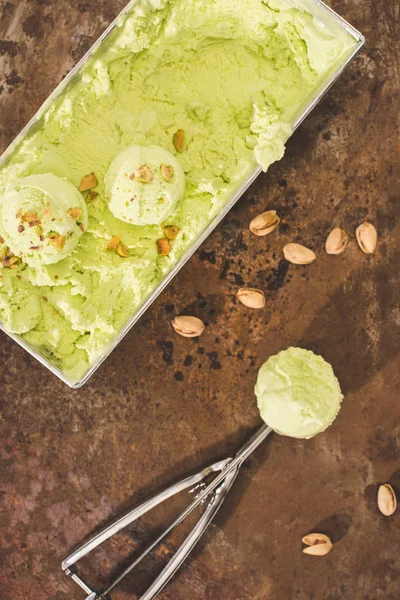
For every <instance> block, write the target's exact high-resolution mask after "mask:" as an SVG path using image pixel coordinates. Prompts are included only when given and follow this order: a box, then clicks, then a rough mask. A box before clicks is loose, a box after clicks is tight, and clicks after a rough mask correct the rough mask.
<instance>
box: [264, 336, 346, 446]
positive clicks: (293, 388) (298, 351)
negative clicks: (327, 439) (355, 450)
mask: <svg viewBox="0 0 400 600" xmlns="http://www.w3.org/2000/svg"><path fill="white" fill-rule="evenodd" d="M255 393H256V396H257V402H258V408H259V409H260V414H261V417H262V419H263V420H264V421H265V422H266V423H267V425H269V426H270V427H272V429H274V431H276V432H277V433H280V434H281V435H287V436H289V437H295V438H311V437H314V436H315V435H317V434H318V433H321V432H322V431H324V430H325V429H327V427H329V426H330V425H331V424H332V423H333V421H334V419H335V418H336V416H337V414H338V412H339V409H340V404H341V402H342V399H343V395H342V393H341V391H340V385H339V382H338V380H337V378H336V377H335V374H334V372H333V369H332V367H331V365H330V364H329V363H327V362H326V361H325V360H324V359H323V358H322V356H317V355H316V354H314V353H313V352H311V351H310V350H304V349H303V348H289V349H288V350H284V351H282V352H279V354H277V355H276V356H271V358H269V359H268V360H267V361H266V362H265V363H264V364H263V365H262V367H261V368H260V370H259V372H258V378H257V384H256V387H255Z"/></svg>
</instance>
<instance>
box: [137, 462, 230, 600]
mask: <svg viewBox="0 0 400 600" xmlns="http://www.w3.org/2000/svg"><path fill="white" fill-rule="evenodd" d="M239 469H240V466H238V467H236V469H234V470H233V471H231V472H230V473H229V474H228V475H227V476H226V478H225V479H224V481H223V482H222V484H221V485H220V486H219V487H218V488H217V489H216V490H215V495H213V497H212V499H211V501H210V502H209V504H208V506H207V508H206V510H205V512H204V514H203V515H202V517H201V518H200V520H199V521H198V523H197V524H196V525H195V527H194V528H193V529H192V531H191V532H190V533H189V535H188V536H187V538H186V539H185V541H184V542H183V543H182V544H181V546H180V548H179V549H178V550H177V551H176V553H175V554H174V556H173V557H172V559H171V560H170V561H169V563H168V564H167V565H166V567H165V568H164V570H163V571H162V572H161V573H160V574H159V576H158V577H157V579H155V581H154V582H153V583H152V585H151V586H150V587H149V589H148V590H147V592H145V594H144V595H143V596H141V598H140V600H153V599H154V598H155V597H156V596H158V594H159V593H160V592H161V590H162V589H163V588H164V587H165V586H166V585H167V583H168V582H169V581H170V579H171V578H172V577H173V576H174V574H175V573H176V571H177V570H178V569H179V567H180V566H181V565H182V563H183V562H184V560H185V559H186V558H187V556H188V555H189V554H190V552H191V551H192V550H193V548H194V546H195V545H196V544H197V542H198V541H199V540H200V538H201V536H202V535H203V533H204V532H205V530H206V529H207V527H208V526H209V524H210V523H211V521H212V520H213V518H214V516H215V515H216V513H217V512H218V510H219V508H220V507H221V505H222V503H223V501H224V500H225V498H226V496H227V494H228V492H229V490H230V489H231V487H232V485H233V482H234V481H235V479H236V477H237V475H238V473H239Z"/></svg>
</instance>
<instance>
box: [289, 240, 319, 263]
mask: <svg viewBox="0 0 400 600" xmlns="http://www.w3.org/2000/svg"><path fill="white" fill-rule="evenodd" d="M283 255H284V257H285V258H286V260H288V261H289V262H291V263H293V264H295V265H309V264H310V263H312V262H314V260H315V259H316V258H317V257H316V254H315V252H313V251H312V250H310V249H309V248H306V247H305V246H302V245H301V244H294V243H292V242H291V243H289V244H286V246H284V247H283Z"/></svg>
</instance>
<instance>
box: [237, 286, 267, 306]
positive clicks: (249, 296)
mask: <svg viewBox="0 0 400 600" xmlns="http://www.w3.org/2000/svg"><path fill="white" fill-rule="evenodd" d="M236 295H237V297H238V299H239V300H240V302H241V303H242V304H244V305H245V306H247V307H248V308H264V306H265V295H264V292H263V291H262V290H257V289H256V288H240V290H238V292H237V294H236Z"/></svg>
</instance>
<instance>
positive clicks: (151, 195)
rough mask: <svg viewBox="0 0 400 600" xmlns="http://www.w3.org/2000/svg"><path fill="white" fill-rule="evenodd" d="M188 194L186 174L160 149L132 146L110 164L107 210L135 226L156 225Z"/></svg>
mask: <svg viewBox="0 0 400 600" xmlns="http://www.w3.org/2000/svg"><path fill="white" fill-rule="evenodd" d="M184 193H185V173H184V171H183V169H182V167H181V165H180V163H179V161H178V160H177V159H176V158H175V156H174V155H173V154H171V152H168V150H165V149H164V148H161V147H160V146H130V147H129V148H126V149H125V150H123V151H122V152H120V154H118V156H117V157H116V158H115V159H114V161H113V162H112V163H111V166H110V168H109V170H108V172H107V175H106V178H105V195H106V202H107V203H108V207H109V209H110V210H111V212H112V213H113V215H114V216H115V217H117V218H118V219H121V220H122V221H126V222H127V223H132V224H134V225H157V224H160V223H162V222H163V221H164V219H166V218H167V217H168V216H169V215H170V214H171V213H172V212H173V211H174V210H175V207H176V205H177V202H178V201H179V200H182V198H183V196H184Z"/></svg>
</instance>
